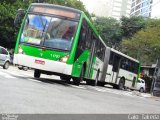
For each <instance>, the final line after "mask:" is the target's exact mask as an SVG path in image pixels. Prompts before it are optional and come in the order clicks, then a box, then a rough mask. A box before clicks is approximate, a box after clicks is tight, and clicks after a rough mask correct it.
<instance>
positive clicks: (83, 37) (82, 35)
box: [78, 26, 86, 50]
mask: <svg viewBox="0 0 160 120" xmlns="http://www.w3.org/2000/svg"><path fill="white" fill-rule="evenodd" d="M85 46H86V28H85V27H84V26H82V28H81V32H80V37H79V42H78V47H79V48H80V49H81V50H85Z"/></svg>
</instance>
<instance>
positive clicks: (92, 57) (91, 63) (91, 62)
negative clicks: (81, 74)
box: [88, 40, 96, 78]
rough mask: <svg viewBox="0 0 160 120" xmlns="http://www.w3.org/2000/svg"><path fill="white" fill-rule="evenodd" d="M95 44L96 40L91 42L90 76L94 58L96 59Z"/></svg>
mask: <svg viewBox="0 0 160 120" xmlns="http://www.w3.org/2000/svg"><path fill="white" fill-rule="evenodd" d="M95 44H96V40H93V42H92V44H91V53H90V57H89V65H88V66H89V67H88V68H89V69H88V78H90V77H91V70H92V69H93V68H92V66H93V60H94V54H95Z"/></svg>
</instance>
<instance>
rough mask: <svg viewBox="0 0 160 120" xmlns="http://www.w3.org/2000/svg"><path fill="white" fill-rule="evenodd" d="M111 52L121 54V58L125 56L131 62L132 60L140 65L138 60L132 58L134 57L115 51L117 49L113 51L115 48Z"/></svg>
mask: <svg viewBox="0 0 160 120" xmlns="http://www.w3.org/2000/svg"><path fill="white" fill-rule="evenodd" d="M111 51H113V52H115V53H117V54H119V55H121V56H123V57H126V58H128V59H130V60H132V61H135V62H137V63H139V61H138V60H136V59H134V58H132V57H130V56H128V55H126V54H124V53H122V52H120V51H117V50H115V49H113V48H111Z"/></svg>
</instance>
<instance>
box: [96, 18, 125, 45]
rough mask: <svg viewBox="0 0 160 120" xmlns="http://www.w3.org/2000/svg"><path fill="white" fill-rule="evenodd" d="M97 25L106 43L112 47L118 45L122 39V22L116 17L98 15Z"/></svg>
mask: <svg viewBox="0 0 160 120" xmlns="http://www.w3.org/2000/svg"><path fill="white" fill-rule="evenodd" d="M95 25H96V27H97V29H98V31H99V33H100V35H101V37H102V39H103V40H104V41H105V43H106V44H107V45H108V46H110V47H117V46H118V45H119V43H120V42H121V40H122V33H123V31H122V29H121V27H120V23H119V22H118V21H117V20H116V19H114V18H107V17H97V18H96V20H95Z"/></svg>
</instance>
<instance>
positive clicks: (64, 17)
mask: <svg viewBox="0 0 160 120" xmlns="http://www.w3.org/2000/svg"><path fill="white" fill-rule="evenodd" d="M18 16H19V15H18V14H17V17H16V19H15V21H16V20H17V19H19V18H20V17H18ZM14 64H17V65H20V66H25V67H29V68H33V69H34V77H35V78H39V77H40V75H41V74H49V75H52V74H53V75H58V76H60V78H61V79H62V80H66V81H70V79H71V78H72V80H73V83H74V84H75V85H79V84H80V82H81V81H83V80H86V83H87V84H97V83H99V84H101V85H102V84H105V83H109V84H111V85H113V86H114V87H119V88H122V87H124V86H127V87H130V86H134V84H135V81H136V79H137V77H138V66H139V62H138V61H137V60H135V59H133V58H131V57H129V56H127V55H125V54H123V53H121V52H118V51H116V50H114V49H112V48H109V47H107V46H106V44H105V43H104V42H103V40H102V39H101V37H100V36H99V34H98V32H97V31H96V29H95V27H94V26H93V25H92V23H91V22H90V20H89V19H88V18H87V16H86V15H85V14H84V12H82V11H80V10H77V9H73V8H69V7H64V6H59V5H52V4H46V3H32V4H31V5H30V7H29V9H28V10H27V12H26V14H25V17H24V19H23V22H22V24H21V28H20V31H19V35H18V38H17V43H16V47H15V53H14Z"/></svg>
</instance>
